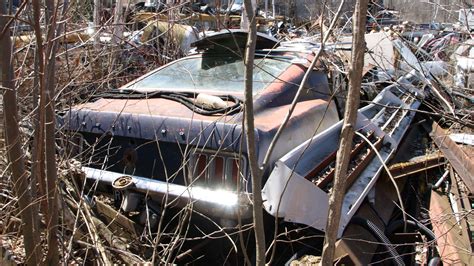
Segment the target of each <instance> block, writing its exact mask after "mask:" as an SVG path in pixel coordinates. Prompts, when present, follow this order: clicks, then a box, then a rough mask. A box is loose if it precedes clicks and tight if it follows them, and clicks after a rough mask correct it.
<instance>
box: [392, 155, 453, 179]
mask: <svg viewBox="0 0 474 266" xmlns="http://www.w3.org/2000/svg"><path fill="white" fill-rule="evenodd" d="M444 165H446V160H445V158H444V157H443V156H442V155H440V154H434V155H427V156H423V157H422V158H419V159H417V160H414V161H409V162H403V163H397V164H393V165H391V166H390V168H389V169H390V173H391V174H392V176H393V178H395V179H397V178H401V177H405V176H409V175H414V174H417V173H420V172H422V171H426V170H429V169H432V168H436V167H443V166H444Z"/></svg>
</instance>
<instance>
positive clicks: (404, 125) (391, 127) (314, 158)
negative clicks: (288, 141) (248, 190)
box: [263, 74, 423, 236]
mask: <svg viewBox="0 0 474 266" xmlns="http://www.w3.org/2000/svg"><path fill="white" fill-rule="evenodd" d="M418 77H419V76H418ZM411 78H413V76H412V74H407V75H406V76H403V77H401V78H400V79H399V80H398V82H397V83H395V84H393V85H391V86H388V87H386V88H385V89H384V90H383V91H382V92H381V93H380V94H379V95H378V96H377V97H376V98H375V99H374V101H373V102H372V103H371V104H369V105H368V106H365V107H363V108H361V109H359V111H358V112H359V113H358V120H357V123H356V125H355V130H357V131H359V132H360V133H361V134H363V135H365V136H366V138H368V139H369V141H370V142H372V145H373V146H375V148H376V149H377V153H379V155H380V157H381V158H382V160H383V163H387V162H388V161H389V160H390V159H391V157H392V156H393V155H394V153H395V152H396V150H397V148H398V145H399V143H400V141H401V139H402V137H403V136H404V135H405V132H406V130H407V129H408V126H409V125H410V123H411V121H412V119H413V117H414V115H415V112H414V110H417V109H418V107H419V106H420V99H422V98H423V92H422V91H420V90H418V89H417V88H415V86H413V84H412V83H411V82H409V80H410V79H411ZM341 127H342V121H341V122H339V123H337V124H335V125H334V126H332V127H331V128H329V129H327V130H325V131H324V132H321V133H320V134H318V135H316V136H315V137H313V138H312V139H309V140H308V141H306V142H305V143H303V144H301V145H299V146H298V147H296V148H295V149H293V150H292V151H290V152H289V153H287V154H286V155H285V156H283V157H282V158H281V159H280V160H278V161H277V162H276V165H275V168H274V169H273V171H272V173H271V174H270V177H269V179H268V181H267V182H266V184H265V186H264V188H263V198H264V208H265V210H266V211H267V212H268V213H270V214H271V215H273V216H276V217H282V218H283V219H284V220H286V221H289V222H296V223H301V224H305V225H308V226H311V227H313V228H316V229H318V230H322V231H324V230H325V226H326V221H327V212H328V208H329V203H328V200H329V195H328V191H330V190H331V183H332V181H331V180H332V179H331V178H330V176H331V173H332V169H331V164H332V163H333V161H334V159H335V156H334V154H335V151H336V150H337V148H338V142H339V135H340V131H341ZM364 142H365V141H362V142H360V143H358V142H357V141H356V143H354V146H353V150H352V152H351V155H352V156H351V158H352V162H351V165H352V169H351V170H350V172H351V173H354V176H352V175H351V173H350V174H349V176H348V178H349V180H348V186H347V192H346V195H345V198H344V203H343V207H342V217H341V226H340V228H339V236H341V235H342V232H343V231H344V228H345V227H346V226H347V225H348V223H349V221H350V219H351V218H352V216H353V215H354V214H355V213H356V212H357V210H358V208H359V207H360V205H361V204H362V202H363V201H364V198H365V197H366V196H367V194H368V193H369V191H370V190H371V189H372V187H373V186H374V185H375V183H376V182H377V179H378V177H379V175H380V173H381V172H382V171H383V164H382V162H381V160H380V159H379V158H378V156H374V154H372V152H373V149H372V148H371V147H369V146H365V144H364ZM379 142H380V144H379ZM328 166H329V167H328Z"/></svg>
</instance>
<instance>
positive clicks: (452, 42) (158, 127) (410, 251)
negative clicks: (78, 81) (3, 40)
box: [0, 1, 474, 265]
mask: <svg viewBox="0 0 474 266" xmlns="http://www.w3.org/2000/svg"><path fill="white" fill-rule="evenodd" d="M235 2H236V4H234V5H232V6H230V7H227V8H226V9H224V8H222V9H213V8H210V7H209V6H207V5H205V4H202V5H192V6H187V9H183V10H181V11H182V12H181V13H180V14H179V15H178V17H179V16H181V15H183V14H187V15H190V14H191V15H190V16H187V22H186V23H183V24H179V23H176V24H174V25H171V24H172V23H168V22H169V21H170V17H169V15H167V16H161V15H160V14H157V13H156V12H157V10H158V11H159V10H161V9H162V8H163V7H162V6H161V5H152V6H150V5H143V6H137V7H136V10H134V12H135V14H134V15H133V16H130V17H131V20H133V21H134V22H133V23H135V24H140V23H141V27H142V28H140V30H137V31H135V32H133V31H130V32H126V33H124V34H123V36H122V37H124V38H123V39H122V40H121V41H120V42H122V41H123V42H124V43H128V45H130V46H128V47H129V48H130V49H131V50H133V49H135V48H136V49H138V48H137V47H138V46H139V45H137V46H135V45H136V44H140V45H142V44H143V45H146V44H147V43H148V44H150V45H155V48H156V47H159V46H160V45H163V44H165V43H166V42H167V41H170V42H172V43H174V44H175V45H177V46H179V49H182V50H181V51H180V57H181V56H183V55H185V54H186V56H184V57H182V58H180V59H178V60H172V59H171V57H169V58H168V59H169V61H170V62H169V63H167V64H165V65H163V66H161V67H159V68H157V69H156V70H153V71H150V72H148V73H146V74H144V75H143V76H141V77H139V78H137V79H134V80H132V81H130V82H129V83H127V84H125V85H123V86H121V87H119V88H118V89H113V90H107V91H105V92H101V93H100V94H99V93H96V94H94V95H93V96H92V97H90V98H89V100H88V101H87V102H84V103H81V104H77V105H74V106H72V107H70V108H68V109H67V110H66V111H64V112H61V113H58V117H57V119H58V125H59V128H58V130H59V131H60V132H61V138H60V143H61V145H59V146H60V147H58V153H59V154H60V155H62V156H65V157H66V158H72V157H74V160H70V161H67V162H66V163H65V165H64V168H65V170H64V171H62V172H61V177H62V178H61V184H60V186H61V196H62V198H63V199H64V204H63V205H62V206H63V210H62V218H63V222H64V224H65V229H64V237H65V239H66V238H67V239H69V243H68V245H69V247H68V248H71V249H72V247H76V248H77V249H74V250H76V251H75V253H74V257H75V259H74V260H73V259H71V261H68V262H74V263H89V262H93V261H94V260H96V259H97V258H101V260H103V262H112V263H129V264H138V263H144V262H150V261H152V262H155V263H163V264H170V263H178V264H185V263H211V262H212V263H222V264H224V263H229V264H242V263H245V262H248V261H250V260H251V258H250V259H249V256H250V254H253V251H254V250H255V247H254V244H253V243H254V241H253V239H252V237H253V231H252V228H253V225H252V219H251V218H252V204H253V198H252V189H251V188H252V186H251V185H252V176H251V174H250V169H249V168H250V167H249V164H250V162H249V158H248V157H247V155H248V151H247V145H246V144H247V139H246V137H245V134H243V133H244V128H243V123H242V122H243V101H244V98H243V95H244V94H243V88H244V79H243V77H244V69H245V65H244V62H243V60H242V56H241V55H242V54H243V53H242V52H243V51H244V49H245V47H246V40H247V37H248V36H247V32H245V31H242V30H229V29H226V30H222V31H219V27H220V26H219V25H221V21H220V20H219V19H220V18H219V16H218V15H219V14H221V13H222V12H223V13H229V14H228V15H229V16H226V18H225V19H228V21H230V22H229V23H230V24H225V25H226V26H229V25H232V23H231V22H232V19H233V18H232V16H238V17H239V19H240V15H239V14H240V12H241V10H240V9H239V6H238V3H239V1H235ZM160 3H161V1H160ZM186 12H187V13H186ZM381 14H382V15H381V16H380V17H377V19H376V20H372V21H371V22H370V23H371V24H370V27H371V28H373V27H375V26H374V25H375V24H374V23H381V24H384V23H387V25H389V24H395V23H396V24H400V23H401V22H400V20H399V19H398V18H395V17H396V15H397V14H396V13H395V12H388V13H387V12H385V13H384V12H382V13H381ZM278 19H279V18H277V17H275V16H273V17H270V16H269V15H268V14H264V15H262V21H264V20H267V21H266V22H265V23H262V25H266V26H265V27H267V26H268V27H267V28H266V29H265V30H264V32H265V33H259V34H258V35H257V44H256V52H255V68H254V76H253V81H254V84H253V86H254V91H255V95H254V99H253V100H254V106H255V111H254V116H255V134H256V142H255V143H253V144H255V147H256V150H257V163H258V164H259V165H260V166H261V167H262V174H263V183H262V187H263V189H262V194H263V200H264V203H263V209H264V220H265V228H266V237H267V244H268V245H267V247H268V252H267V253H268V258H267V259H268V260H269V261H271V262H272V263H274V264H290V265H298V264H299V263H307V264H312V263H316V262H317V261H318V257H319V256H320V255H321V250H322V245H323V242H322V239H323V236H324V233H325V226H326V223H327V220H328V206H329V194H330V193H332V184H333V180H334V175H335V160H336V154H337V151H338V146H339V141H340V140H339V137H340V132H341V127H342V119H343V113H344V103H345V96H346V92H347V88H348V84H347V82H346V81H347V72H348V67H347V65H346V64H347V62H348V61H349V59H350V52H351V48H352V47H350V45H351V35H348V34H344V32H345V30H344V28H340V29H338V31H337V32H338V33H339V34H340V35H339V36H334V38H333V39H332V40H331V43H327V44H325V45H324V46H323V45H321V43H320V42H319V41H320V39H321V38H320V37H321V36H320V35H318V34H311V33H310V32H311V30H301V29H296V28H291V27H289V28H287V29H285V26H284V25H283V24H282V23H280V22H282V21H277V20H278ZM268 20H271V23H270V22H269V21H268ZM197 21H199V22H200V23H202V24H201V25H196V23H194V22H197ZM213 23H214V24H213ZM212 25H214V26H212ZM384 25H385V24H384ZM402 25H404V27H398V28H396V27H390V26H389V28H388V29H387V30H386V31H385V30H383V31H376V30H375V31H373V32H371V33H368V34H366V45H367V47H366V48H367V49H366V55H365V66H364V71H363V75H364V76H363V84H362V85H363V86H362V90H361V95H360V96H361V104H360V106H359V108H358V117H357V123H356V124H355V125H354V129H355V130H356V134H355V137H354V139H353V140H352V150H351V154H350V158H351V159H350V163H349V172H348V174H347V176H346V177H345V178H346V179H345V180H346V188H345V192H344V193H345V195H344V201H343V206H342V217H341V220H340V227H339V231H338V239H339V240H338V242H337V249H336V260H335V264H341V265H342V264H357V265H365V264H369V263H382V262H386V261H390V263H392V264H396V265H405V264H415V263H417V264H429V265H437V264H439V263H440V262H442V263H445V264H467V265H471V264H474V261H473V256H472V249H473V232H474V231H473V230H474V212H473V211H472V208H474V201H473V200H474V198H473V191H474V146H473V145H474V122H473V121H474V119H473V116H474V110H473V105H474V100H473V99H474V89H473V88H474V85H473V84H474V83H473V82H472V80H473V76H472V75H473V74H474V73H473V72H474V42H473V41H472V39H471V37H470V35H469V34H466V33H463V32H459V31H456V30H454V29H453V30H451V31H450V30H447V29H446V28H445V30H443V31H441V30H439V29H436V30H435V29H433V28H432V27H428V29H425V28H423V27H421V26H420V27H417V26H416V25H409V24H407V23H402ZM171 26H174V27H171ZM211 26H212V27H213V30H216V31H213V32H210V31H207V30H208V29H209V28H210V27H211ZM275 26H276V27H277V30H276V31H275V29H273V30H272V29H270V28H271V27H275ZM313 26H314V27H315V28H317V29H321V31H324V29H325V25H324V23H323V21H318V22H317V23H313ZM265 27H263V28H265ZM198 28H199V29H198ZM371 28H370V29H369V28H368V31H369V30H371V31H372V29H371ZM203 29H205V30H206V31H204V30H203ZM165 32H168V33H170V32H171V33H173V34H171V35H169V36H168V37H169V38H171V39H160V37H162V36H163V34H164V33H165ZM199 32H201V33H203V32H204V34H199ZM275 32H276V33H275ZM287 33H293V34H287ZM94 34H98V35H97V36H96V37H95V38H94ZM270 35H272V36H270ZM170 36H171V37H170ZM30 37H31V36H30ZM97 37H99V38H97ZM274 37H279V38H280V40H277V39H276V38H274ZM15 38H16V39H15V44H16V45H17V46H18V47H21V43H22V42H23V41H24V40H23V38H26V39H27V38H29V37H28V36H27V35H25V36H20V37H15ZM26 39H25V40H26ZM94 39H95V41H97V39H98V40H99V43H110V42H113V39H114V38H113V36H112V35H110V34H108V33H103V32H102V33H97V32H95V33H93V31H90V32H89V33H87V34H85V35H84V34H83V33H81V34H73V35H66V36H65V38H64V43H63V44H67V45H71V43H74V45H78V46H81V45H85V43H88V42H91V43H92V42H93V40H94ZM282 40H285V41H282ZM79 43H81V44H80V45H79ZM151 43H152V44H151ZM96 44H97V43H96ZM190 49H191V50H190ZM322 49H324V50H322ZM160 56H163V54H160ZM313 60H314V61H315V64H314V65H312V64H311V62H312V61H313ZM301 83H304V84H301ZM293 103H296V104H295V105H294V106H293V105H292V104H293ZM287 116H288V117H287ZM285 120H286V122H288V123H287V124H286V125H285V126H284V127H282V128H280V125H281V124H282V123H283V121H285ZM286 122H285V123H286ZM58 142H59V141H58ZM268 151H270V152H268ZM62 233H63V232H62ZM99 239H100V240H102V241H100V240H99ZM4 242H5V243H7V241H4ZM8 243H10V242H8ZM8 246H11V245H10V244H9V245H8ZM0 248H2V249H1V251H2V252H1V253H0V254H6V253H11V251H10V249H11V248H8V247H7V245H6V244H5V245H4V244H3V241H2V245H1V246H0ZM90 250H93V251H94V252H90ZM76 258H80V259H77V260H76ZM158 261H159V262H158Z"/></svg>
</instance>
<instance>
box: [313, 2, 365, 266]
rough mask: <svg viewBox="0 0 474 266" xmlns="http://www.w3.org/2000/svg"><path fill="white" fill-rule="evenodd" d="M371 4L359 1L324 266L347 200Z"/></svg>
mask: <svg viewBox="0 0 474 266" xmlns="http://www.w3.org/2000/svg"><path fill="white" fill-rule="evenodd" d="M367 6H368V0H357V2H356V5H355V9H354V16H353V21H354V22H353V24H354V26H353V39H352V55H351V60H352V61H351V67H350V69H349V93H348V96H347V102H346V109H345V113H344V123H343V125H342V132H341V140H340V144H339V150H338V152H337V157H336V172H335V177H334V186H333V189H332V191H331V195H330V197H329V214H328V222H327V224H326V238H325V241H324V242H325V243H324V248H323V254H322V265H332V264H333V260H334V251H335V243H336V238H337V233H338V230H339V221H340V219H341V207H342V201H343V199H344V195H345V193H344V191H345V179H346V175H347V169H348V166H349V160H350V152H351V148H352V138H353V136H354V126H355V123H356V119H357V108H358V107H359V100H360V95H359V94H360V87H361V82H362V68H363V67H364V53H365V40H364V37H365V36H364V33H365V22H366V13H367Z"/></svg>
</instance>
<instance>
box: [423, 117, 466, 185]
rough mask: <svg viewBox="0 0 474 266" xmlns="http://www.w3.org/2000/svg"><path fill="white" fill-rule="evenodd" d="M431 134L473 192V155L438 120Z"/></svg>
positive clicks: (434, 123)
mask: <svg viewBox="0 0 474 266" xmlns="http://www.w3.org/2000/svg"><path fill="white" fill-rule="evenodd" d="M431 136H432V138H433V141H434V142H435V143H436V146H437V147H438V148H439V149H440V151H441V152H442V153H443V154H444V156H445V157H446V159H447V160H448V161H449V163H450V164H451V165H452V166H453V168H454V169H455V170H456V172H457V173H458V174H459V176H460V177H461V179H462V181H463V182H464V183H465V184H466V187H467V188H468V189H469V192H470V193H471V194H472V193H473V192H474V158H473V157H472V155H471V156H470V155H468V154H466V153H465V152H464V151H463V149H462V148H461V146H459V145H458V144H456V143H455V142H454V141H452V140H451V138H450V137H449V133H448V132H447V131H446V130H444V129H443V128H441V126H440V125H439V124H438V123H436V122H433V125H432V131H431Z"/></svg>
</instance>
